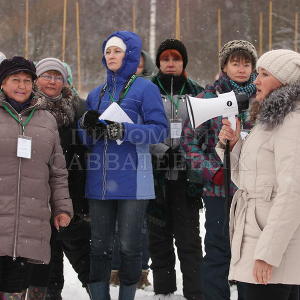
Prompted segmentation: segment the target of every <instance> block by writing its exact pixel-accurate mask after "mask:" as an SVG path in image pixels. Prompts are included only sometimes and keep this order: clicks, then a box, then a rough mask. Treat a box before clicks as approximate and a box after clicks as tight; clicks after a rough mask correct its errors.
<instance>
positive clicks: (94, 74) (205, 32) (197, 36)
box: [0, 0, 300, 94]
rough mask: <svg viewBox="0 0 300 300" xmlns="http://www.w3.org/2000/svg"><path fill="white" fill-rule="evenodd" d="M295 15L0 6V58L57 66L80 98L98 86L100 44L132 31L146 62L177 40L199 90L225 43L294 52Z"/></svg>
mask: <svg viewBox="0 0 300 300" xmlns="http://www.w3.org/2000/svg"><path fill="white" fill-rule="evenodd" d="M153 5H154V6H153ZM153 7H154V8H155V11H153ZM151 8H152V9H151ZM299 11H300V1H299V0H285V1H282V0H273V1H269V0H122V1H120V0H0V28H1V31H0V32H1V34H0V51H2V52H4V53H5V54H6V56H8V57H11V56H14V55H22V56H26V57H28V58H30V59H32V60H34V61H38V60H40V59H42V58H45V57H50V56H51V57H57V58H60V59H62V60H64V61H65V62H67V63H68V64H69V65H70V66H71V68H72V70H73V77H74V85H75V86H76V87H77V88H79V89H80V92H81V93H83V94H85V93H86V92H88V91H89V90H91V89H92V88H94V87H96V86H97V85H98V84H99V83H100V82H101V81H103V78H104V76H105V72H104V68H103V66H102V63H101V57H102V54H101V44H102V42H103V40H104V39H105V38H106V37H107V36H108V35H109V34H110V33H112V32H113V31H115V30H130V31H135V32H136V33H137V34H139V35H140V36H141V38H142V40H143V49H144V50H146V51H148V52H149V51H150V52H151V53H152V55H153V49H154V48H155V50H156V49H157V47H158V45H159V44H160V43H161V42H162V41H163V40H165V39H166V38H179V39H181V40H182V41H183V43H184V44H185V45H186V47H187V49H188V56H189V64H188V67H187V72H188V75H189V76H190V77H192V78H193V79H195V80H197V81H199V82H200V83H201V84H202V85H205V84H207V83H209V82H211V81H212V80H213V79H214V77H215V75H216V74H217V72H218V71H219V70H218V50H219V49H220V47H221V46H222V45H223V44H224V43H225V42H227V41H229V40H232V39H245V40H249V41H251V42H252V43H253V44H254V45H255V46H256V47H257V50H258V53H259V54H261V53H263V52H265V51H267V50H269V49H278V48H288V49H292V50H296V51H298V50H299V49H300V36H299V35H298V31H299V21H298V19H299V15H298V12H299ZM154 21H155V22H154ZM150 28H152V29H151V30H150ZM151 37H152V38H151ZM151 39H152V40H151ZM151 49H152V50H151Z"/></svg>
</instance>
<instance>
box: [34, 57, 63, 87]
mask: <svg viewBox="0 0 300 300" xmlns="http://www.w3.org/2000/svg"><path fill="white" fill-rule="evenodd" d="M47 71H57V72H59V73H60V74H61V75H62V77H63V78H64V82H65V83H66V82H67V78H68V72H67V69H66V68H65V66H64V65H63V63H62V61H61V60H59V59H57V58H54V57H47V58H44V59H42V60H40V61H39V62H38V63H37V64H36V74H37V76H40V75H42V74H43V73H45V72H47Z"/></svg>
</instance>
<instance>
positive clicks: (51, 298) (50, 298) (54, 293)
mask: <svg viewBox="0 0 300 300" xmlns="http://www.w3.org/2000/svg"><path fill="white" fill-rule="evenodd" d="M61 292H62V290H61V289H56V288H52V287H49V288H48V289H47V295H46V298H45V300H62V298H61Z"/></svg>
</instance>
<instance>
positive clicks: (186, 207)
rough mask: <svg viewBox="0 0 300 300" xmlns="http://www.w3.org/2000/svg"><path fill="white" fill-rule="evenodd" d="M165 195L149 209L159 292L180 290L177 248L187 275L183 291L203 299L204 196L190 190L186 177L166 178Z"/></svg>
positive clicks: (191, 299) (188, 296)
mask: <svg viewBox="0 0 300 300" xmlns="http://www.w3.org/2000/svg"><path fill="white" fill-rule="evenodd" d="M165 191H166V194H165V196H166V197H165V199H164V200H162V199H158V198H157V199H156V200H155V201H152V202H150V204H149V210H148V230H149V250H150V257H151V261H152V264H151V266H150V267H151V269H152V271H153V284H154V292H155V294H169V293H173V292H174V291H176V289H177V287H176V271H175V263H176V257H175V249H174V245H173V241H174V240H175V245H176V247H177V254H178V258H179V261H180V269H181V272H182V277H183V294H184V297H185V298H186V299H188V300H201V299H203V298H202V288H201V273H200V270H201V263H202V248H201V238H200V231H199V210H200V199H198V201H196V200H195V199H194V198H189V197H188V196H187V194H186V179H185V177H180V178H179V179H178V180H175V181H173V180H166V182H165Z"/></svg>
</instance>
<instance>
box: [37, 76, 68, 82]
mask: <svg viewBox="0 0 300 300" xmlns="http://www.w3.org/2000/svg"><path fill="white" fill-rule="evenodd" d="M40 77H42V78H44V79H45V80H46V81H55V82H63V81H64V78H63V77H62V76H55V75H48V74H45V75H40Z"/></svg>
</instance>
